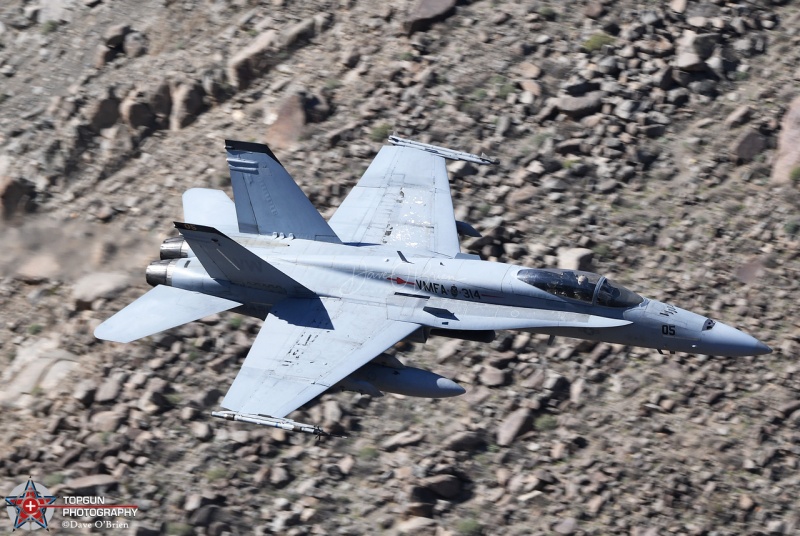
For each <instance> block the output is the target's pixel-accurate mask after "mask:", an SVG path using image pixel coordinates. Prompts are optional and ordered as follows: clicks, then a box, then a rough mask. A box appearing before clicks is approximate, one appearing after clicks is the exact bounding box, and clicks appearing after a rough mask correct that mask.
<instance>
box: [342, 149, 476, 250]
mask: <svg viewBox="0 0 800 536" xmlns="http://www.w3.org/2000/svg"><path fill="white" fill-rule="evenodd" d="M328 223H329V225H330V226H331V228H333V230H334V231H335V232H336V234H337V236H338V237H339V238H340V239H341V241H342V242H349V243H356V244H385V245H389V246H393V247H396V248H397V249H398V250H402V249H416V250H425V251H431V252H434V253H440V254H442V255H446V256H448V257H454V256H455V255H456V254H457V253H459V251H460V249H459V245H458V234H457V233H456V222H455V217H454V215H453V201H452V199H451V198H450V183H449V181H448V179H447V168H446V167H445V159H444V158H443V156H441V155H440V154H436V153H433V152H428V151H425V150H420V149H417V148H415V147H408V146H394V147H390V146H385V147H383V148H382V149H381V150H380V152H379V153H378V155H377V156H376V157H375V159H374V160H373V161H372V163H371V164H370V166H369V168H367V171H366V172H365V173H364V175H363V176H362V177H361V180H359V181H358V184H356V186H355V188H353V190H352V191H351V192H350V194H349V195H348V196H347V197H346V198H345V200H344V201H343V202H342V204H341V206H340V207H339V208H338V209H337V210H336V213H335V214H334V215H333V217H332V218H331V219H330V221H329V222H328Z"/></svg>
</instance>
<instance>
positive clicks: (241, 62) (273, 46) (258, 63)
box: [228, 30, 278, 90]
mask: <svg viewBox="0 0 800 536" xmlns="http://www.w3.org/2000/svg"><path fill="white" fill-rule="evenodd" d="M277 48H278V34H277V33H276V32H275V31H274V30H268V31H265V32H262V33H261V34H259V35H258V36H256V38H255V39H253V41H251V42H250V44H249V45H247V46H246V47H245V48H243V49H242V50H240V51H239V52H237V53H236V54H235V55H234V56H233V57H232V58H231V59H230V60H229V61H228V80H230V82H231V84H233V86H234V87H235V88H236V89H240V90H241V89H245V88H246V87H247V86H249V85H250V83H251V82H252V81H253V80H254V79H255V78H256V77H258V76H262V75H263V74H265V73H266V72H267V71H269V70H270V69H271V68H272V67H273V66H274V65H275V61H276V60H277V58H276V51H277Z"/></svg>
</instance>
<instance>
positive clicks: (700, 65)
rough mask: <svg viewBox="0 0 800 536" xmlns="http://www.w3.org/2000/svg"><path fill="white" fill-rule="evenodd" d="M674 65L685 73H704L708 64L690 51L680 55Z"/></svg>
mask: <svg viewBox="0 0 800 536" xmlns="http://www.w3.org/2000/svg"><path fill="white" fill-rule="evenodd" d="M674 65H675V67H677V68H678V69H681V70H683V71H703V70H705V69H706V63H705V62H704V61H703V59H702V58H701V57H700V55H699V54H697V53H696V52H694V51H690V50H684V51H683V52H680V53H678V55H677V57H676V58H675V63H674Z"/></svg>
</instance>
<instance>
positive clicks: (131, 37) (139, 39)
mask: <svg viewBox="0 0 800 536" xmlns="http://www.w3.org/2000/svg"><path fill="white" fill-rule="evenodd" d="M147 46H148V41H147V36H145V35H144V34H143V33H141V32H130V33H129V34H127V35H126V36H125V39H124V41H123V43H122V50H123V52H125V55H126V56H128V57H129V58H138V57H139V56H144V55H145V54H147Z"/></svg>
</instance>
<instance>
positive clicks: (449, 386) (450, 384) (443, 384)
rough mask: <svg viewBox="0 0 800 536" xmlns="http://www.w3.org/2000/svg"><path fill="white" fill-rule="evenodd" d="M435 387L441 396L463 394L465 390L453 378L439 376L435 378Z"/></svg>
mask: <svg viewBox="0 0 800 536" xmlns="http://www.w3.org/2000/svg"><path fill="white" fill-rule="evenodd" d="M436 387H438V388H439V391H440V392H441V395H440V396H442V397H450V396H458V395H463V394H464V393H466V392H467V390H466V389H464V388H463V387H461V386H460V385H458V384H457V383H456V382H454V381H453V380H449V379H447V378H439V379H438V380H436Z"/></svg>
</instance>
